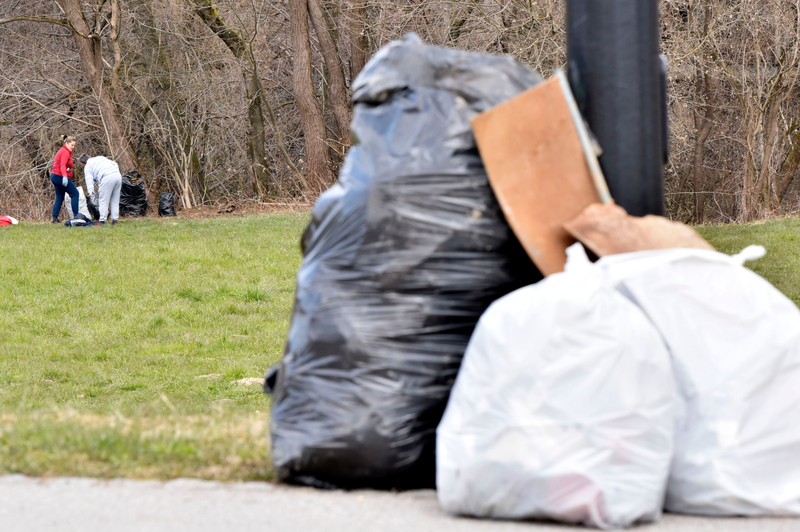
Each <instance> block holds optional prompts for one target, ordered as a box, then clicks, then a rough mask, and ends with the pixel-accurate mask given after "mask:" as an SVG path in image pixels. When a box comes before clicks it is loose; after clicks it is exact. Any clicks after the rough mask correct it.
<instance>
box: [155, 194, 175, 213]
mask: <svg viewBox="0 0 800 532" xmlns="http://www.w3.org/2000/svg"><path fill="white" fill-rule="evenodd" d="M158 215H159V216H175V193H174V192H162V193H161V196H159V198H158Z"/></svg>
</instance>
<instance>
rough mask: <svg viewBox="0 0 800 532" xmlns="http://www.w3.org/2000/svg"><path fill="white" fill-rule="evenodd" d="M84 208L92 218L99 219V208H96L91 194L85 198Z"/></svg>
mask: <svg viewBox="0 0 800 532" xmlns="http://www.w3.org/2000/svg"><path fill="white" fill-rule="evenodd" d="M86 209H87V210H88V211H89V214H91V215H92V220H99V219H100V209H98V208H97V205H95V204H94V202H93V201H92V198H91V196H89V197H87V198H86Z"/></svg>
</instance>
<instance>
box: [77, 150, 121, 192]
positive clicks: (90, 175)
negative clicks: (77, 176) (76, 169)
mask: <svg viewBox="0 0 800 532" xmlns="http://www.w3.org/2000/svg"><path fill="white" fill-rule="evenodd" d="M115 176H116V177H117V178H119V179H122V176H121V175H120V173H119V165H117V163H115V162H114V161H112V160H111V159H108V158H107V157H103V156H102V155H98V156H97V157H91V158H90V159H89V160H88V161H86V166H84V168H83V177H84V179H85V180H86V189H87V190H88V191H89V195H90V196H91V195H93V194H94V184H95V183H97V184H98V185H99V184H100V182H101V181H103V179H104V178H113V177H115Z"/></svg>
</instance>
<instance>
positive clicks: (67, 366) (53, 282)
mask: <svg viewBox="0 0 800 532" xmlns="http://www.w3.org/2000/svg"><path fill="white" fill-rule="evenodd" d="M307 219H308V214H307V213H291V214H279V215H271V216H262V217H250V218H226V219H215V220H208V219H206V220H181V219H175V220H167V221H156V220H142V221H135V222H134V221H123V222H122V223H121V224H120V225H118V226H116V227H102V228H100V227H96V228H75V229H69V228H65V227H63V226H55V227H54V226H50V225H49V224H48V225H43V224H38V225H37V224H25V225H21V226H17V227H12V228H3V229H4V230H3V231H2V233H0V257H3V260H2V261H0V473H8V472H22V473H29V474H36V475H40V474H77V475H92V476H133V477H161V478H167V477H174V476H199V477H203V478H226V479H232V478H236V479H239V478H242V479H245V478H268V477H269V475H270V468H269V463H268V455H267V441H266V415H267V414H266V412H267V411H268V409H269V399H268V398H267V397H266V396H265V395H264V394H263V392H262V391H261V389H260V386H259V385H258V384H257V383H256V384H241V383H238V382H237V381H239V380H241V379H245V378H258V377H262V376H263V374H264V371H265V369H266V368H267V367H269V366H270V365H272V364H273V363H275V362H277V361H278V360H279V359H280V356H281V353H282V350H283V345H284V337H285V334H286V330H287V328H288V323H289V315H290V312H291V305H292V300H293V293H294V275H295V272H296V270H297V267H298V266H299V264H300V251H299V246H298V242H299V235H300V233H301V231H302V229H303V227H304V226H305V223H306V222H307Z"/></svg>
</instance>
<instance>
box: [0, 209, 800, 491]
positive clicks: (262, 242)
mask: <svg viewBox="0 0 800 532" xmlns="http://www.w3.org/2000/svg"><path fill="white" fill-rule="evenodd" d="M308 216H309V215H308V213H292V214H276V215H270V216H261V217H249V218H223V219H214V220H208V219H206V220H183V219H178V220H166V221H156V220H142V221H123V223H122V224H120V225H119V226H117V227H103V228H87V229H77V228H76V229H68V228H65V227H63V226H57V227H53V226H50V225H49V224H48V225H44V224H39V225H37V224H24V225H20V226H16V227H10V228H9V227H6V228H0V474H3V473H26V474H31V475H85V476H96V477H133V478H174V477H179V476H183V477H199V478H210V479H221V480H239V479H242V480H253V479H269V478H271V475H272V472H271V468H270V464H269V455H268V441H267V423H268V419H267V412H268V410H269V399H268V398H267V397H266V396H265V395H264V394H263V393H262V392H261V389H260V386H258V385H257V384H240V383H238V382H237V381H239V380H242V379H246V378H258V377H261V376H263V373H264V370H265V369H266V368H267V367H269V366H270V365H272V364H273V363H275V362H277V361H278V360H279V358H280V356H281V353H282V350H283V345H284V337H285V334H286V330H287V328H288V324H289V323H288V320H289V315H290V313H291V305H292V298H293V292H294V275H295V272H296V270H297V267H298V266H299V264H300V252H299V249H298V241H299V237H300V233H301V231H302V229H303V227H304V226H305V223H306V222H307V220H308ZM698 230H699V231H700V232H701V233H702V234H703V236H705V237H706V238H707V239H708V240H709V241H710V242H711V243H712V244H713V245H714V246H716V247H717V249H719V250H720V251H722V252H725V253H736V252H739V251H740V250H741V249H743V248H744V247H746V246H748V245H750V244H762V245H764V246H765V247H766V248H767V251H768V254H767V256H766V257H765V258H763V259H761V260H759V261H755V262H751V263H749V264H748V266H749V267H751V268H753V269H754V270H755V271H756V272H758V273H759V274H761V275H762V276H764V277H765V278H767V279H768V280H769V281H771V282H772V283H774V284H775V285H776V286H777V287H778V288H779V289H781V290H782V291H783V292H784V293H786V294H787V295H789V297H791V298H792V299H793V300H794V301H795V302H796V303H800V220H797V219H787V220H780V221H773V222H766V223H761V224H749V225H739V226H712V227H701V228H698Z"/></svg>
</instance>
